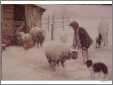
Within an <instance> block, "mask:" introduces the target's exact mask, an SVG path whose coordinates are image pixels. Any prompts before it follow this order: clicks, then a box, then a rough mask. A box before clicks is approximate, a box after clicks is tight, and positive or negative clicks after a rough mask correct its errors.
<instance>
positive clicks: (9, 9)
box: [2, 4, 45, 45]
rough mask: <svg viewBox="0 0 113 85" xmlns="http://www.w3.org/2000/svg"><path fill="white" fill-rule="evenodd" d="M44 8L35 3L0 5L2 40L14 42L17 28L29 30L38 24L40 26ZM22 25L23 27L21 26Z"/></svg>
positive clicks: (11, 43)
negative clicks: (0, 11) (0, 10)
mask: <svg viewBox="0 0 113 85" xmlns="http://www.w3.org/2000/svg"><path fill="white" fill-rule="evenodd" d="M44 11H45V9H44V8H42V7H40V6H37V5H31V4H29V5H16V4H7V5H2V42H4V43H7V44H9V45H13V44H14V42H15V41H14V40H15V39H14V36H15V32H16V31H17V30H22V31H23V32H29V30H30V29H31V28H32V27H34V26H36V25H37V26H38V27H40V28H41V20H42V19H41V18H42V15H43V13H44ZM23 23H24V25H23ZM22 25H23V29H20V28H22Z"/></svg>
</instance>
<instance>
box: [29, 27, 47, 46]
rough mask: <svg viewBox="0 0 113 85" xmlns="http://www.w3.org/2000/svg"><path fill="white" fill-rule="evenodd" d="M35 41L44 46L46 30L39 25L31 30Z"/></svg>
mask: <svg viewBox="0 0 113 85" xmlns="http://www.w3.org/2000/svg"><path fill="white" fill-rule="evenodd" d="M30 34H31V35H32V38H33V41H34V43H37V45H38V46H42V44H43V42H44V40H45V36H44V31H43V30H42V29H41V28H39V27H37V26H36V27H34V28H32V29H31V30H30Z"/></svg>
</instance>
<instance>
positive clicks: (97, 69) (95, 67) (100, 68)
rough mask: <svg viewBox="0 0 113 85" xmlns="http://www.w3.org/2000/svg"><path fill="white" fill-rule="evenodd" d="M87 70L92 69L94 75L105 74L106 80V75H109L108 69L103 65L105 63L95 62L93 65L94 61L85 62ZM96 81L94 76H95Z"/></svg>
mask: <svg viewBox="0 0 113 85" xmlns="http://www.w3.org/2000/svg"><path fill="white" fill-rule="evenodd" d="M85 64H86V66H87V68H90V67H91V71H92V73H94V74H95V73H103V74H104V78H105V77H106V75H108V67H107V66H106V65H105V64H104V63H103V62H95V63H93V62H92V60H87V61H86V62H85ZM93 79H94V76H93Z"/></svg>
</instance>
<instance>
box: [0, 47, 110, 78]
mask: <svg viewBox="0 0 113 85" xmlns="http://www.w3.org/2000/svg"><path fill="white" fill-rule="evenodd" d="M90 55H91V57H92V58H93V60H94V61H101V62H104V63H105V64H106V65H107V66H108V69H109V75H108V77H107V80H111V79H112V50H111V49H98V50H91V51H90ZM2 72H3V80H90V79H91V78H90V74H89V73H90V72H89V70H88V69H87V68H86V66H85V65H84V64H83V63H82V59H81V57H79V58H78V59H77V60H70V61H68V62H66V67H65V68H64V69H63V68H61V67H59V68H57V71H52V70H51V68H50V67H49V65H48V62H47V60H46V57H45V55H44V51H43V49H42V48H37V47H33V48H31V49H29V50H25V49H24V48H22V47H17V46H11V47H8V48H6V50H5V51H3V52H2ZM98 79H101V77H100V76H98V75H97V76H96V80H98Z"/></svg>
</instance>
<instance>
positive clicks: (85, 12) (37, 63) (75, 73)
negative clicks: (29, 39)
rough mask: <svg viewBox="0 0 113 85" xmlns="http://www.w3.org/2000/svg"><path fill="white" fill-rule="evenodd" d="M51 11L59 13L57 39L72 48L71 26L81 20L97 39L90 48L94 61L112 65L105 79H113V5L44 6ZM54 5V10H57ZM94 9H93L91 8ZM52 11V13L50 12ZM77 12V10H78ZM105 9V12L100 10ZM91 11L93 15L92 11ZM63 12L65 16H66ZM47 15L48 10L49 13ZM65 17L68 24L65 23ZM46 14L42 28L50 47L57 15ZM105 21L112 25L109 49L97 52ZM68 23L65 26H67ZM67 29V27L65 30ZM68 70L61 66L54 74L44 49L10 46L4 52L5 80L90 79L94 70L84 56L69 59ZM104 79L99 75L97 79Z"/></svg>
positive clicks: (55, 38)
mask: <svg viewBox="0 0 113 85" xmlns="http://www.w3.org/2000/svg"><path fill="white" fill-rule="evenodd" d="M43 6H44V7H46V8H47V9H48V11H51V10H55V11H53V12H54V13H55V15H54V18H55V23H54V40H55V42H56V43H57V42H60V43H65V44H67V45H69V46H71V45H72V42H73V30H72V28H71V27H70V26H69V23H70V22H71V21H73V20H77V21H78V22H79V24H80V26H82V27H84V28H85V29H86V30H87V32H88V34H89V35H90V36H91V38H92V39H93V40H94V43H93V45H92V46H91V48H90V49H89V55H90V58H91V59H92V60H93V61H94V62H104V63H105V64H106V65H107V66H108V70H109V74H108V76H107V78H106V79H105V80H112V10H111V9H112V6H110V7H109V6H108V7H107V6H99V5H98V6H97V5H65V7H66V9H67V10H66V9H65V12H64V10H63V9H64V8H63V6H61V5H43ZM53 6H54V7H53ZM89 6H90V7H89ZM49 9H50V10H49ZM60 9H61V10H60ZM75 10H76V11H75ZM100 10H101V11H100ZM89 11H90V12H89ZM62 12H63V13H62ZM45 13H47V11H46V12H45ZM62 15H64V23H62ZM47 17H48V13H47V14H43V17H42V29H44V31H45V32H46V40H45V41H46V42H44V44H45V45H46V44H47V42H49V41H50V39H51V28H52V26H51V24H52V20H53V19H52V18H53V15H49V17H50V20H49V18H48V19H46V18H47ZM103 20H105V21H107V22H108V23H109V27H108V28H109V29H108V31H109V32H108V40H109V42H108V45H109V47H108V48H100V49H95V39H96V37H97V35H98V26H99V23H100V22H102V21H103ZM63 24H64V26H63ZM63 27H64V28H63ZM65 66H66V67H65V68H62V67H58V68H57V70H56V71H53V70H52V69H51V68H50V67H49V64H48V62H47V59H46V56H45V53H44V48H42V47H40V48H38V47H33V48H31V49H28V50H25V49H24V48H23V47H18V46H10V47H8V48H6V50H4V51H3V52H2V75H3V76H2V77H3V80H90V79H91V77H90V71H89V69H87V68H86V66H85V65H84V64H83V62H82V56H81V53H79V57H78V58H77V59H76V60H69V61H67V62H66V63H65ZM99 79H100V80H103V78H102V77H101V76H99V75H96V77H95V80H99Z"/></svg>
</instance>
